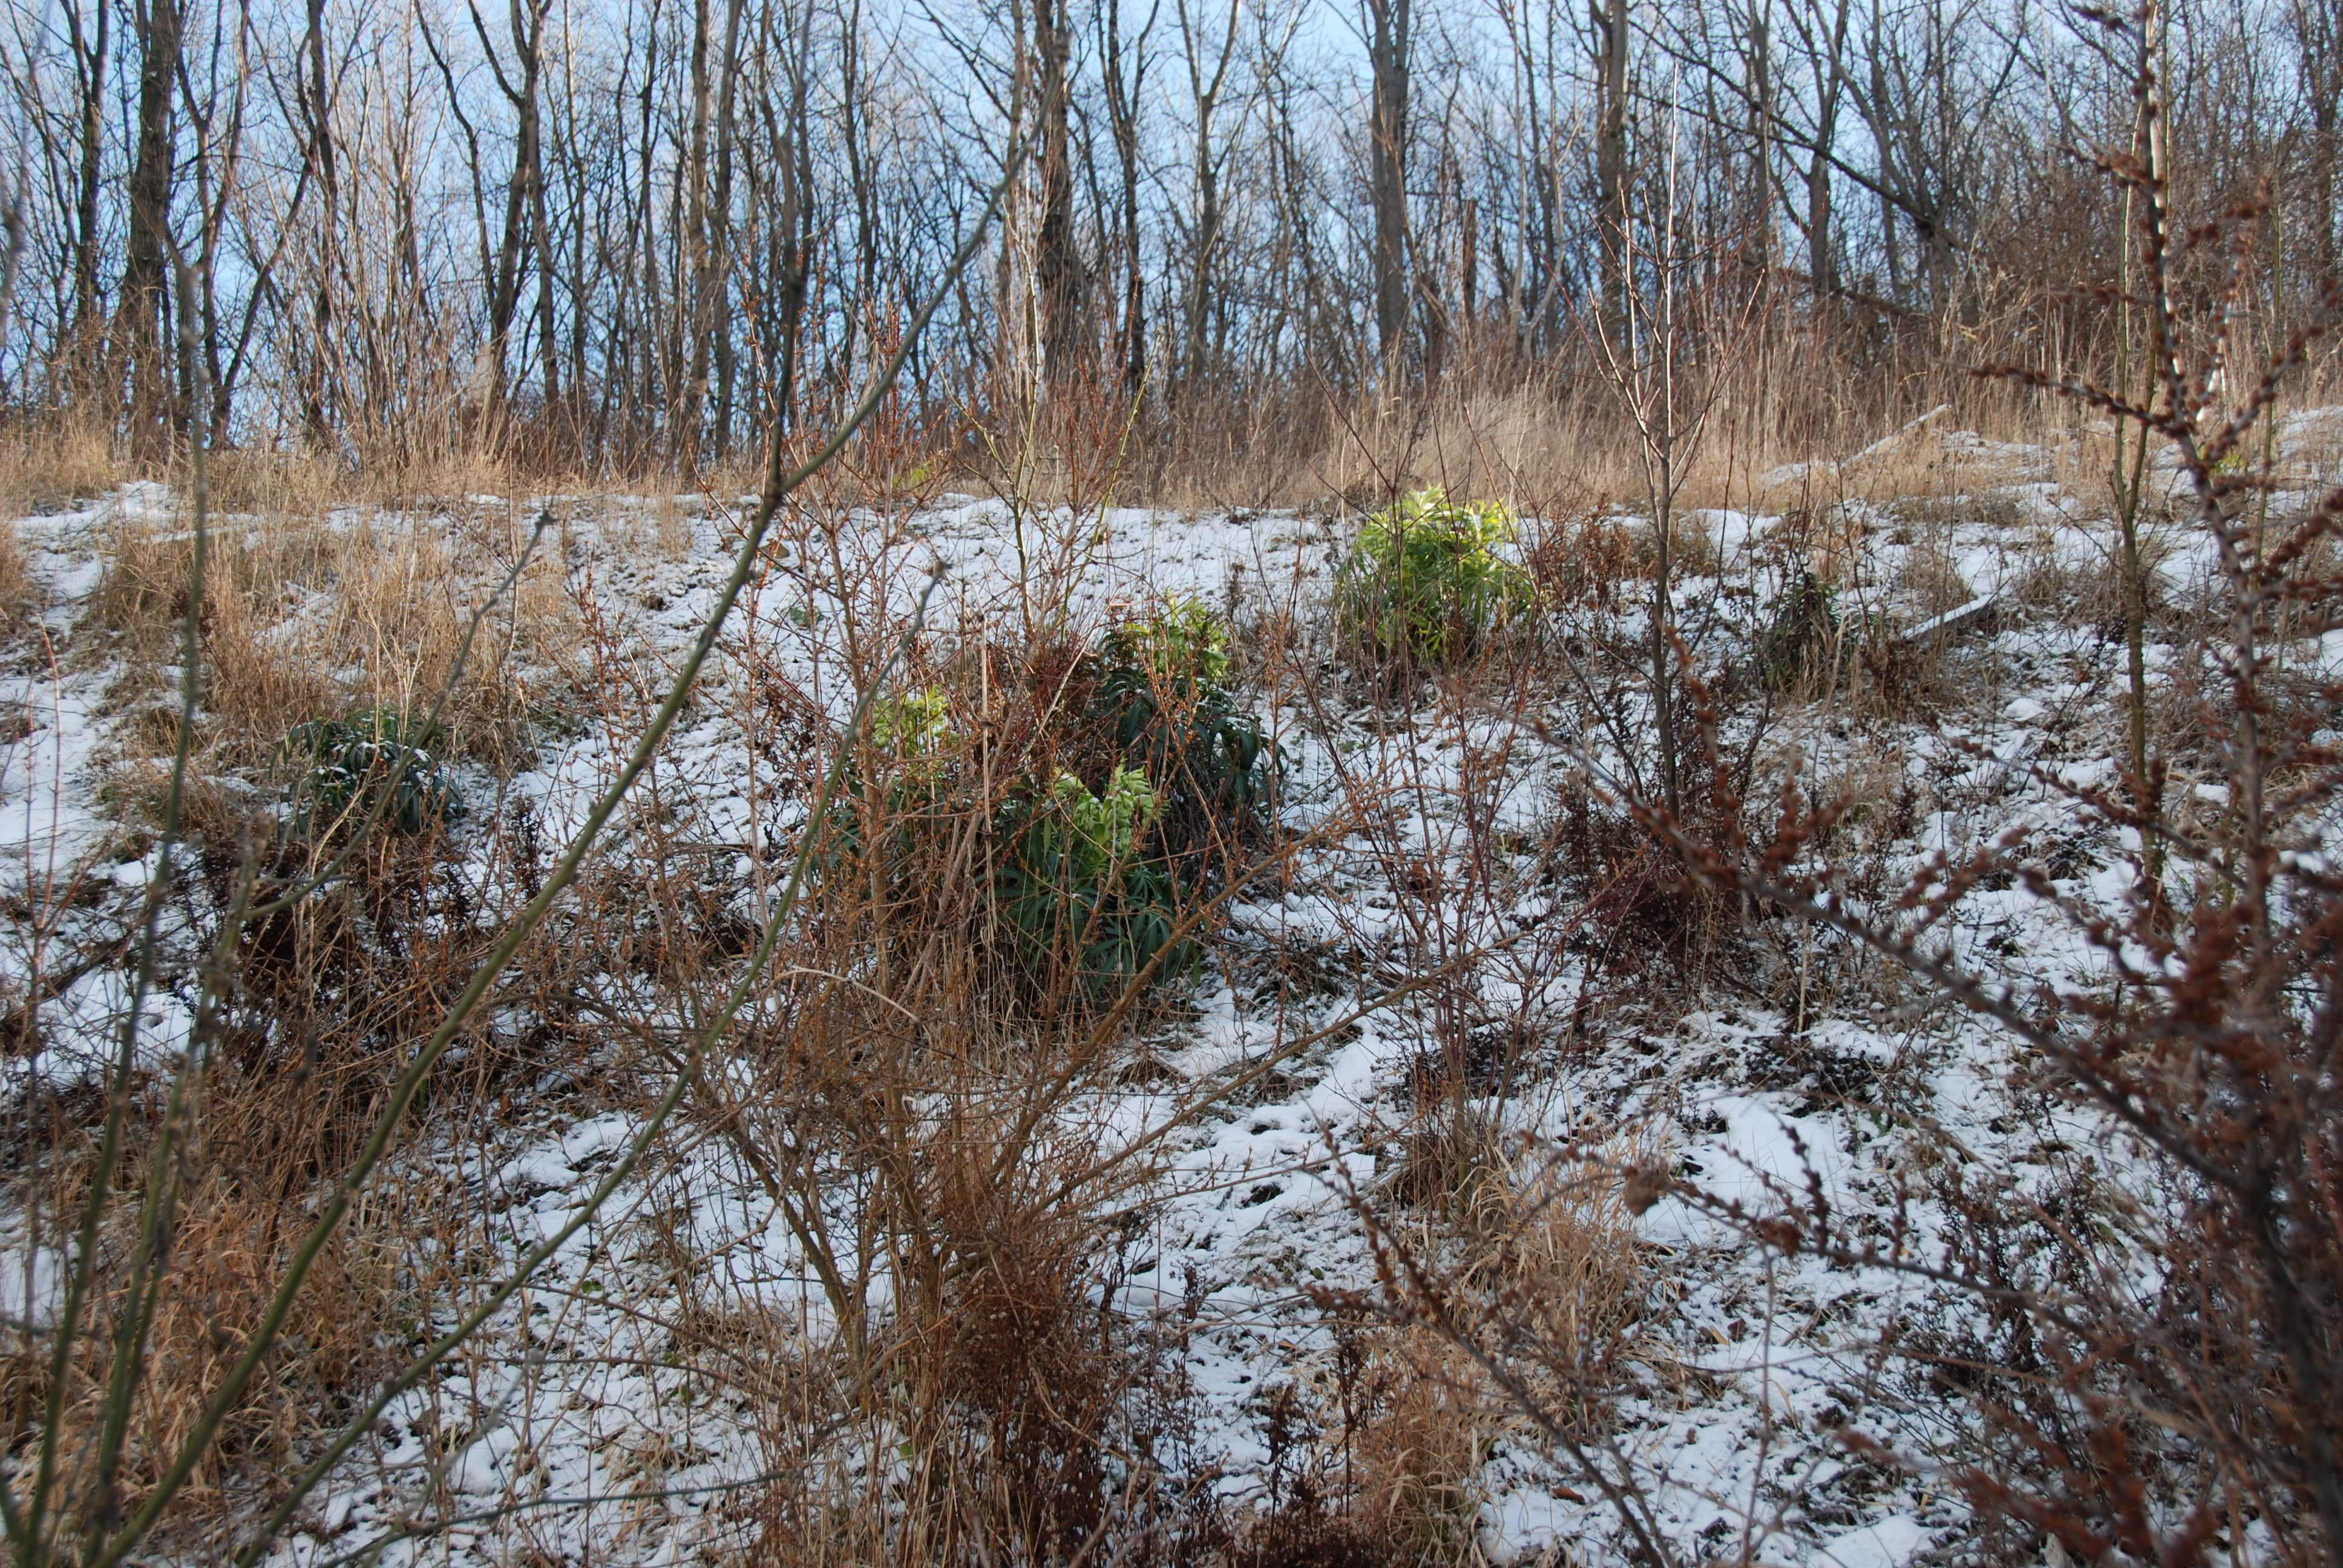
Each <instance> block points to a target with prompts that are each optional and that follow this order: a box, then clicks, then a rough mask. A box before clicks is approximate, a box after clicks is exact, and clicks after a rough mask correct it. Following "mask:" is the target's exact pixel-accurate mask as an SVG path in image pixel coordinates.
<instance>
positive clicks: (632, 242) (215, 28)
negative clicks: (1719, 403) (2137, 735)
mask: <svg viewBox="0 0 2343 1568" xmlns="http://www.w3.org/2000/svg"><path fill="white" fill-rule="evenodd" d="M9 11H10V15H9V17H8V19H7V23H6V26H5V35H0V77H5V89H0V90H5V106H0V123H5V126H6V134H7V136H8V145H9V150H10V155H11V156H9V157H8V159H7V172H6V175H5V181H6V183H5V186H0V200H5V212H6V216H7V236H6V237H7V253H6V267H7V271H8V275H9V276H8V279H7V282H8V285H9V286H8V288H7V290H6V294H7V298H8V303H7V307H6V308H7V311H8V319H7V320H6V323H5V325H6V332H5V347H0V388H5V390H0V398H5V403H0V418H5V420H7V421H8V422H10V423H12V424H14V425H15V426H17V427H18V428H19V429H20V430H22V429H30V428H36V427H56V426H60V425H65V426H70V427H73V428H75V429H77V430H80V431H82V432H85V433H86V434H93V435H102V436H103V437H105V438H106V441H107V443H108V445H109V447H111V448H112V449H113V450H114V451H116V453H119V454H126V455H127V456H128V457H129V458H130V459H131V460H132V461H133V462H134V463H147V462H151V461H152V460H154V459H156V458H157V457H162V456H165V455H167V454H168V453H169V452H171V451H173V450H175V449H176V448H177V447H178V446H179V445H180V444H181V442H182V438H183V437H184V434H185V432H186V431H187V430H188V429H190V428H191V427H192V417H193V415H194V414H196V412H201V413H202V414H203V415H204V416H205V417H204V419H203V426H204V427H205V428H206V429H208V430H211V431H215V432H217V433H218V434H219V437H221V438H222V439H223V440H224V441H226V443H228V444H232V445H237V446H242V447H251V448H260V449H267V450H283V451H298V452H301V453H304V454H306V455H307V456H308V457H312V458H317V457H324V458H329V459H331V460H333V461H336V462H338V463H342V464H346V465H347V466H349V467H351V468H352V469H354V470H357V471H386V472H396V471H397V470H399V469H401V468H402V467H411V466H413V465H416V464H418V463H422V462H427V461H429V460H433V459H437V458H442V457H445V456H446V455H447V454H448V453H449V452H451V451H465V452H470V453H476V454H481V455H485V456H488V457H494V458H496V459H497V460H499V461H502V462H506V463H510V464H515V465H518V466H519V467H525V468H528V469H531V470H538V471H545V472H563V473H570V474H580V475H588V474H590V475H599V476H606V477H607V476H618V477H623V476H630V475H648V474H650V473H654V472H674V473H684V474H689V473H695V472H699V471H702V470H703V469H705V468H706V467H708V466H709V465H710V464H722V463H724V462H725V461H726V460H727V459H729V458H732V457H738V456H750V455H752V453H753V449H754V448H755V447H758V446H759V445H760V444H761V434H762V432H763V431H764V430H765V429H766V428H768V427H769V424H770V425H773V426H778V427H779V428H780V429H782V430H784V431H791V430H806V431H810V430H817V429H819V428H820V427H823V425H824V424H825V422H827V421H829V420H830V419H832V418H833V417H835V416H836V414H837V413H838V411H839V410H840V407H842V405H844V404H845V403H849V402H850V401H851V400H852V397H853V396H854V390H855V388H857V387H860V385H863V384H864V383H865V382H866V381H867V378H868V377H869V375H870V372H871V370H872V369H873V367H875V366H876V365H878V364H879V363H880V362H881V361H883V359H884V358H885V357H886V356H887V355H888V354H890V352H891V351H892V350H893V348H894V347H896V346H897V344H898V342H899V341H900V336H901V330H902V324H903V322H904V321H905V319H906V317H907V316H908V314H909V311H910V307H911V303H912V302H915V301H917V300H919V299H920V298H922V297H924V296H925V295H926V294H927V293H928V292H930V290H932V289H933V288H934V287H935V286H936V285H937V283H938V281H939V279H940V278H941V277H942V276H944V274H945V272H946V270H947V266H948V264H949V261H950V256H951V254H952V252H953V250H954V248H955V246H957V245H958V244H959V243H960V238H961V236H964V235H965V234H966V233H968V232H969V231H970V228H971V226H973V225H974V224H975V223H976V222H977V219H978V216H979V214H980V211H981V209H982V207H983V206H984V204H985V201H986V199H987V197H988V196H989V195H990V192H991V190H992V189H993V188H994V187H995V186H999V185H1001V182H1002V181H1003V178H1004V173H1005V171H1007V170H1008V169H1009V167H1010V165H1011V162H1012V161H1016V168H1015V171H1014V176H1013V178H1011V179H1010V181H1009V184H1010V189H1009V191H1008V194H1007V199H1006V202H1005V210H1004V216H1003V219H1002V221H1001V226H1000V230H999V234H998V236H997V238H995V239H994V240H992V241H990V242H989V249H988V251H987V253H986V256H985V260H984V263H983V265H982V266H980V267H979V268H975V269H971V271H970V274H969V275H968V276H965V277H964V278H963V279H962V280H961V282H960V285H959V286H958V287H957V288H956V289H955V290H954V291H953V292H952V295H951V297H950V300H949V303H948V305H947V307H946V308H945V310H944V313H943V315H942V317H940V320H939V321H938V323H937V326H936V328H935V329H934V330H933V331H931V332H930V333H929V334H928V335H926V336H925V337H924V338H922V340H921V341H920V342H918V343H917V344H916V345H914V347H913V350H912V361H911V365H910V375H909V377H907V380H906V383H905V385H904V387H903V389H902V390H901V392H900V394H899V395H898V397H896V399H895V403H894V406H893V407H891V408H890V410H889V417H890V418H891V419H893V420H895V421H896V422H897V426H898V427H899V428H905V429H916V430H918V431H919V432H920V433H921V439H922V440H924V441H928V442H931V443H932V442H937V441H941V442H945V443H959V444H960V445H961V446H963V447H966V448H968V449H969V450H970V451H978V450H980V449H981V448H982V447H983V446H984V445H985V444H986V442H988V441H998V440H1000V439H1001V437H1003V436H1004V435H1008V434H1011V433H1014V432H1018V431H1021V430H1022V431H1024V432H1025V433H1026V434H1027V435H1031V433H1032V432H1033V431H1035V430H1037V429H1039V430H1043V431H1044V432H1045V434H1047V435H1049V437H1050V438H1051V439H1058V438H1061V437H1064V436H1065V435H1067V434H1068V433H1071V432H1081V431H1085V430H1086V431H1087V432H1088V433H1089V435H1090V437H1091V438H1092V439H1093V441H1094V442H1097V441H1103V443H1104V444H1106V445H1109V446H1112V445H1116V444H1120V443H1123V442H1125V440H1126V438H1128V442H1127V444H1128V448H1129V450H1130V451H1131V453H1133V454H1137V455H1140V456H1137V457H1134V459H1133V461H1134V463H1135V464H1136V468H1135V472H1134V477H1135V479H1136V481H1137V483H1138V485H1139V487H1144V488H1151V489H1154V490H1158V491H1161V490H1162V489H1164V488H1165V487H1167V486H1175V485H1177V484H1178V483H1181V482H1183V481H1184V482H1187V483H1189V484H1191V485H1193V484H1195V483H1197V482H1199V481H1200V478H1201V477H1202V476H1206V475H1216V476H1218V477H1217V478H1216V479H1212V480H1209V481H1204V482H1208V483H1217V484H1220V485H1223V486H1226V487H1234V488H1237V489H1240V490H1241V489H1243V488H1246V487H1247V486H1248V481H1247V480H1246V479H1245V478H1244V477H1242V471H1241V469H1240V468H1239V467H1238V466H1237V461H1238V460H1240V459H1242V458H1243V457H1246V456H1247V455H1249V454H1251V455H1256V456H1260V455H1266V456H1269V457H1277V458H1279V459H1281V460H1286V459H1290V458H1291V457H1292V454H1293V453H1294V452H1296V451H1297V450H1300V449H1302V447H1303V446H1306V444H1307V443H1308V442H1309V441H1310V440H1312V439H1313V438H1315V439H1320V440H1323V439H1330V438H1335V437H1339V436H1340V435H1341V434H1342V427H1343V426H1344V425H1345V424H1346V423H1355V422H1356V420H1357V419H1358V418H1360V417H1362V416H1361V413H1360V411H1361V410H1367V411H1370V412H1372V413H1373V416H1374V417H1390V415H1391V413H1392V412H1393V410H1402V411H1404V410H1408V409H1421V408H1423V407H1426V406H1427V403H1426V398H1427V396H1428V395H1430V394H1433V393H1434V392H1440V391H1455V390H1459V389H1462V390H1463V391H1465V392H1467V393H1468V394H1470V395H1473V396H1483V395H1498V396H1511V395H1513V394H1516V393H1522V392H1529V393H1531V394H1533V395H1534V397H1536V398H1538V399H1539V400H1541V403H1542V406H1544V405H1550V406H1552V407H1572V406H1574V405H1575V404H1578V403H1581V402H1585V403H1590V404H1591V403H1593V402H1594V401H1596V400H1600V401H1601V402H1602V404H1603V406H1604V407H1615V405H1614V401H1613V398H1612V393H1611V389H1610V387H1609V385H1608V381H1607V378H1606V377H1605V376H1604V367H1605V366H1606V365H1615V363H1616V361H1617V359H1618V357H1619V355H1618V352H1617V350H1618V349H1619V348H1620V347H1621V346H1622V345H1629V344H1633V343H1635V342H1641V341H1644V340H1645V339H1647V338H1649V337H1652V336H1653V335H1654V334H1664V336H1665V337H1667V338H1668V339H1669V341H1670V343H1671V350H1670V352H1671V353H1672V354H1674V355H1677V356H1682V357H1687V358H1691V357H1706V358H1707V359H1708V360H1710V361H1711V362H1713V363H1721V362H1724V361H1726V360H1729V361H1730V362H1731V363H1732V364H1733V365H1734V366H1735V367H1738V370H1739V373H1738V374H1737V376H1736V377H1735V379H1734V382H1733V384H1732V385H1731V386H1730V387H1728V388H1727V391H1726V397H1727V401H1728V402H1729V404H1730V405H1731V415H1732V417H1733V420H1734V422H1735V427H1736V428H1737V429H1738V430H1739V431H1740V432H1741V433H1742V434H1743V435H1744V436H1745V437H1748V438H1749V439H1750V440H1752V441H1754V442H1755V443H1758V444H1760V445H1766V444H1772V443H1782V444H1796V443H1800V442H1805V441H1810V440H1814V439H1817V438H1819V439H1824V440H1828V439H1832V438H1835V437H1841V436H1851V435H1859V434H1861V433H1862V432H1865V431H1875V430H1876V429H1877V428H1878V427H1879V426H1880V424H1881V422H1882V421H1883V420H1890V419H1894V418H1896V417H1905V416H1908V415H1909V414H1910V413H1911V412H1915V411H1916V410H1917V409H1919V408H1921V407H1927V406H1929V405H1931V404H1932V403H1934V402H1935V401H1937V400H1939V399H1940V397H1943V396H1946V395H1948V394H1949V391H1950V389H1952V388H1955V387H1960V386H1963V385H1966V380H1965V377H1966V373H1967V372H1968V371H1969V370H1970V369H1972V368H1974V367H1977V366H1980V365H1985V364H1997V365H2006V366H2014V367H2020V368H2024V369H2031V370H2035V371H2038V372H2043V373H2054V374H2068V373H2073V372H2077V371H2082V372H2093V371H2097V372H2101V373H2104V372H2105V371H2107V368H2108V367H2112V366H2113V365H2114V364H2115V363H2116V361H2117V358H2118V357H2120V356H2121V355H2122V354H2123V353H2124V352H2125V350H2124V348H2123V347H2122V346H2121V344H2120V343H2119V342H2118V340H2117V339H2118V337H2119V333H2120V330H2121V329H2120V327H2118V326H2117V324H2116V323H2115V320H2114V317H2115V316H2116V315H2117V313H2115V312H2111V311H2109V310H2108V309H2107V307H2106V303H2105V291H2106V290H2107V289H2111V288H2114V287H2116V286H2118V282H2119V279H2118V276H2117V269H2118V266H2119V262H2118V260H2117V258H2118V257H2119V256H2120V255H2121V254H2122V252H2123V250H2124V248H2125V246H2124V244H2123V242H2122V241H2121V240H2120V238H2119V236H2120V234H2121V230H2122V226H2123V224H2124V222H2125V216H2124V212H2123V209H2122V206H2121V204H2120V202H2118V201H2117V200H2113V199H2111V198H2110V196H2109V194H2108V186H2107V182H2106V181H2105V180H2104V178H2103V177H2102V176H2100V175H2099V174H2098V172H2097V170H2096V169H2095V168H2094V167H2093V166H2092V165H2091V162H2090V160H2089V157H2088V156H2087V155H2088V154H2089V153H2091V152H2092V151H2094V150H2096V149H2099V148H2104V147H2107V146H2122V145H2125V144H2127V142H2128V141H2129V140H2130V139H2131V128H2132V124H2133V120H2134V116H2135V105H2134V102H2133V97H2132V87H2133V72H2132V70H2131V68H2130V66H2129V65H2127V62H2126V61H2125V60H2124V59H2123V58H2122V57H2121V54H2120V51H2119V50H2116V49H2113V48H2111V46H2110V45H2108V44H2107V37H2108V34H2107V30H2106V29H2105V28H2103V27H2101V26H2099V25H2097V24H2096V23H2094V22H2093V21H2092V20H2091V19H2090V17H2089V15H2088V14H2087V10H2086V9H2085V8H2083V7H2079V6H2067V5H2045V4H2030V3H2028V0H1593V3H1591V4H1584V3H1581V0H1324V3H1322V4H1311V5H1300V4H1290V3H1270V0H1012V4H1011V5H1007V6H1005V7H1004V6H996V5H980V4H973V3H969V0H911V3H909V4H899V3H897V0H872V3H869V4H866V3H865V0H771V3H769V4H764V3H760V4H758V5H748V4H746V3H745V0H507V4H505V5H502V6H495V5H490V6H486V7H484V6H483V5H480V4H478V0H466V3H465V4H463V5H455V4H450V3H448V0H393V3H389V4H369V5H355V4H351V3H349V0H222V3H220V4H217V5H190V4H188V3H187V0H55V3H54V4H51V3H46V0H38V3H36V0H11V5H10V7H9ZM2164 47H2165V50H2166V52H2167V56H2168V59H2167V65H2166V68H2165V79H2166V80H2167V82H2168V84H2169V93H2170V96H2171V103H2170V105H2169V106H2168V109H2169V112H2168V114H2167V116H2166V118H2165V119H2164V121H2163V125H2164V126H2165V127H2167V129H2166V130H2165V131H2164V132H2163V133H2162V134H2164V135H2165V136H2167V137H2168V139H2169V143H2170V145H2169V146H2167V147H2165V148H2163V149H2161V151H2162V155H2163V156H2161V158H2160V160H2159V161H2160V163H2161V165H2162V166H2163V167H2164V168H2165V169H2167V170H2168V171H2169V176H2168V177H2169V179H2170V181H2171V185H2172V189H2173V196H2174V208H2175V212H2176V215H2177V217H2178V218H2179V219H2180V220H2181V221H2182V222H2183V223H2184V224H2193V223H2197V222H2201V221H2204V220H2206V219H2208V218H2212V217H2216V216H2219V215H2220V214H2221V213H2222V212H2224V211H2226V210H2228V209H2231V208H2234V207H2236V206H2238V205H2239V204H2253V203H2262V202H2267V203H2269V204H2270V206H2269V208H2268V219H2267V221H2266V222H2265V223H2263V224H2262V225H2260V226H2259V240H2258V243H2260V244H2261V245H2262V246H2263V247H2264V249H2265V251H2266V252H2267V257H2268V264H2269V265H2268V266H2266V267H2265V268H2263V269H2262V271H2261V274H2260V276H2261V277H2262V279H2263V282H2262V284H2261V285H2260V290H2259V293H2258V294H2257V295H2256V296H2255V297H2250V298H2247V299H2246V300H2245V301H2243V304H2244V306H2245V308H2246V309H2247V311H2248V313H2249V314H2250V315H2251V316H2252V317H2254V318H2255V322H2256V323H2257V324H2258V331H2257V332H2256V333H2255V334H2254V336H2256V337H2258V338H2259V339H2260V340H2261V341H2262V342H2264V343H2272V342H2275V341H2277V340H2278V338H2280V337H2282V336H2283V333H2284V331H2285V330H2286V329H2287V328H2288V327H2290V326H2291V325H2294V324H2296V323H2298V322H2299V321H2300V320H2302V319H2305V318H2307V317H2308V314H2309V313H2310V311H2311V310H2312V309H2313V308H2314V307H2316V306H2317V304H2318V300H2319V299H2320V298H2321V297H2322V296H2323V294H2324V293H2325V292H2326V291H2327V290H2328V288H2330V287H2331V286H2333V285H2334V284H2335V282H2336V280H2337V278H2338V193H2337V162H2338V145H2339V144H2338V116H2343V0H2242V3H2240V0H2183V3H2182V4H2179V5H2175V6H2173V7H2171V15H2170V19H2169V23H2168V37H2167V40H2166V41H2165V44H2164ZM2219 273H2220V266H2219V264H2218V258H2212V264H2211V265H2208V266H2207V285H2206V286H2207V289H2211V288H2214V287H2216V286H2217V278H2218V275H2219ZM2185 281H2186V280H2184V284H2185ZM183 346H184V350H185V351H184V352H183ZM199 388H200V391H199V390H198V389H199ZM199 396H200V397H203V398H204V399H205V400H206V403H207V407H206V408H204V409H202V410H200V411H198V410H195V409H194V408H192V407H191V405H192V404H193V402H194V401H195V399H196V397H199ZM1037 417H1038V421H1037ZM1403 417H1405V416H1404V414H1403ZM1288 467H1291V464H1290V462H1289V463H1288ZM886 477H888V478H890V479H894V478H899V477H900V476H896V475H889V476H886ZM1253 487H1256V488H1258V487H1260V486H1258V485H1255V486H1253ZM1228 498H1252V497H1242V496H1231V497H1228ZM1263 498H1266V497H1263Z"/></svg>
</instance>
